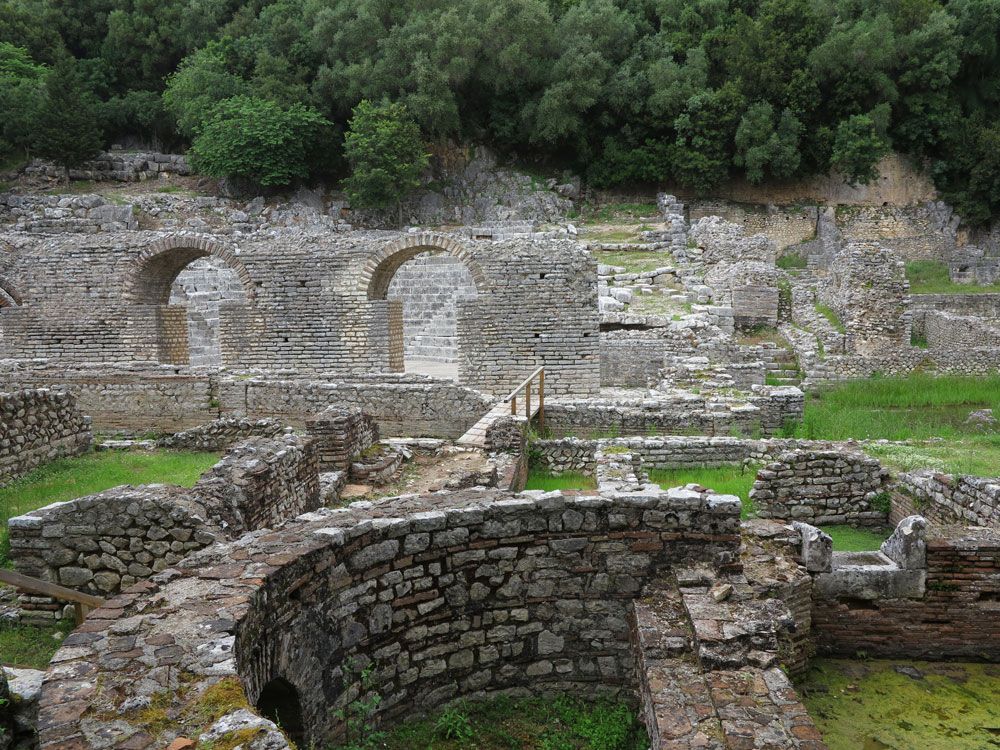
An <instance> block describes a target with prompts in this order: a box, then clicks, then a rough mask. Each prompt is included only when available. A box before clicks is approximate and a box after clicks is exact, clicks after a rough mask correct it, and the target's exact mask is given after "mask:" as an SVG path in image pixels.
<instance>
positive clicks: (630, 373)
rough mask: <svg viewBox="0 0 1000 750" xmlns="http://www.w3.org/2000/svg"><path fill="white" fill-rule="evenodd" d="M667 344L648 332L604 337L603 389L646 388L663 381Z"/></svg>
mask: <svg viewBox="0 0 1000 750" xmlns="http://www.w3.org/2000/svg"><path fill="white" fill-rule="evenodd" d="M666 345H667V342H666V341H665V340H664V339H663V338H662V337H660V336H651V335H650V334H649V333H648V332H647V331H607V332H602V333H601V386H602V387H612V386H623V387H637V388H645V387H647V386H649V385H651V384H655V383H656V382H658V381H659V378H660V372H661V371H662V370H663V358H664V354H665V351H664V349H665V347H666Z"/></svg>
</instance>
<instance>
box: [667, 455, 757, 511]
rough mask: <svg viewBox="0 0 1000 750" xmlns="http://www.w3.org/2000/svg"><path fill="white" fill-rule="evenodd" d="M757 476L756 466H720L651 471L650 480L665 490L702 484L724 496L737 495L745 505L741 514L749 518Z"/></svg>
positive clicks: (752, 509)
mask: <svg viewBox="0 0 1000 750" xmlns="http://www.w3.org/2000/svg"><path fill="white" fill-rule="evenodd" d="M756 476H757V467H756V466H753V467H751V466H747V467H744V466H719V467H717V468H711V469H709V468H703V467H694V468H685V469H651V470H650V472H649V480H650V481H651V482H655V483H656V484H658V485H660V486H661V487H663V488H664V489H668V488H670V487H682V486H684V485H685V484H700V485H701V486H702V487H707V488H708V489H711V490H715V491H716V492H718V493H720V494H723V495H736V496H737V497H739V499H740V501H741V502H742V503H743V511H742V513H741V514H740V515H741V516H742V517H743V518H747V517H749V516H751V515H753V513H754V507H753V503H752V502H751V501H750V488H751V487H753V481H754V479H755V478H756Z"/></svg>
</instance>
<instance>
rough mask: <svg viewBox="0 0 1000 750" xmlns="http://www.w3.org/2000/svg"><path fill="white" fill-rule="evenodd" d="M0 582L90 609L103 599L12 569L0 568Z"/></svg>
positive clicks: (94, 607)
mask: <svg viewBox="0 0 1000 750" xmlns="http://www.w3.org/2000/svg"><path fill="white" fill-rule="evenodd" d="M0 582H2V583H6V584H9V585H11V586H17V587H18V588H19V589H24V590H25V591H30V592H31V593H32V594H41V595H42V596H51V597H52V598H53V599H61V600H62V601H66V602H74V603H77V604H82V605H84V606H86V607H89V608H91V609H97V608H98V607H100V606H101V605H102V604H104V600H103V599H102V598H101V597H99V596H94V595H93V594H84V593H83V592H82V591H74V590H73V589H68V588H66V587H65V586H60V585H58V584H56V583H50V582H49V581H43V580H42V579H40V578H32V577H31V576H26V575H22V574H21V573H17V572H15V571H13V570H5V569H3V568H0Z"/></svg>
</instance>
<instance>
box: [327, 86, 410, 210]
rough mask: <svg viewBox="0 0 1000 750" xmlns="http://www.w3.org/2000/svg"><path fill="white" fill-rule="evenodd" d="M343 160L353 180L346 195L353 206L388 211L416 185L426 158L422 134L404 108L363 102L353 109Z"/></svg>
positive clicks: (345, 185) (399, 105) (349, 180)
mask: <svg viewBox="0 0 1000 750" xmlns="http://www.w3.org/2000/svg"><path fill="white" fill-rule="evenodd" d="M344 155H345V156H346V157H347V161H348V163H349V164H350V165H351V175H350V176H349V177H348V178H347V179H346V180H344V190H345V191H346V192H347V197H348V198H350V200H351V203H353V204H355V205H358V206H367V207H372V208H386V207H387V206H391V205H393V204H395V203H399V202H400V201H401V200H402V198H403V197H404V196H405V195H406V194H407V193H408V192H409V191H410V190H413V189H414V188H415V187H417V186H418V185H419V184H420V173H421V172H422V171H423V170H424V169H426V167H427V164H428V155H427V153H426V151H425V149H424V144H423V141H422V140H421V138H420V129H419V128H418V127H417V124H416V122H414V120H413V118H412V117H411V116H410V115H409V112H408V111H407V109H406V107H404V106H403V105H402V104H398V103H391V102H383V103H382V104H373V103H372V102H370V101H368V100H367V99H364V100H362V101H361V102H360V103H359V104H358V106H357V107H355V108H354V116H353V117H352V118H351V122H350V127H349V129H348V131H347V136H346V137H345V138H344Z"/></svg>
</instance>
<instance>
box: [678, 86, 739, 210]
mask: <svg viewBox="0 0 1000 750" xmlns="http://www.w3.org/2000/svg"><path fill="white" fill-rule="evenodd" d="M743 106H744V105H743V97H742V96H741V95H740V93H739V91H737V89H736V88H735V86H733V85H732V84H728V83H727V84H726V85H725V86H723V87H722V88H720V89H717V90H710V91H705V92H703V93H700V94H696V95H695V96H692V97H691V99H690V100H688V103H687V107H686V108H685V110H684V113H683V114H681V115H680V117H678V118H677V119H676V120H675V121H674V128H675V129H676V131H677V138H676V140H675V141H674V144H673V156H672V159H671V161H672V162H673V170H674V174H675V175H676V177H677V179H678V180H679V181H680V182H681V184H683V185H686V186H690V187H692V188H694V189H695V190H697V191H698V192H699V193H707V192H709V191H710V190H712V189H713V188H715V187H718V186H719V184H720V183H721V182H723V180H725V179H726V177H728V176H729V167H730V165H731V164H732V157H733V138H734V136H735V134H736V128H737V124H738V123H739V120H740V113H741V111H742V109H743Z"/></svg>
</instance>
